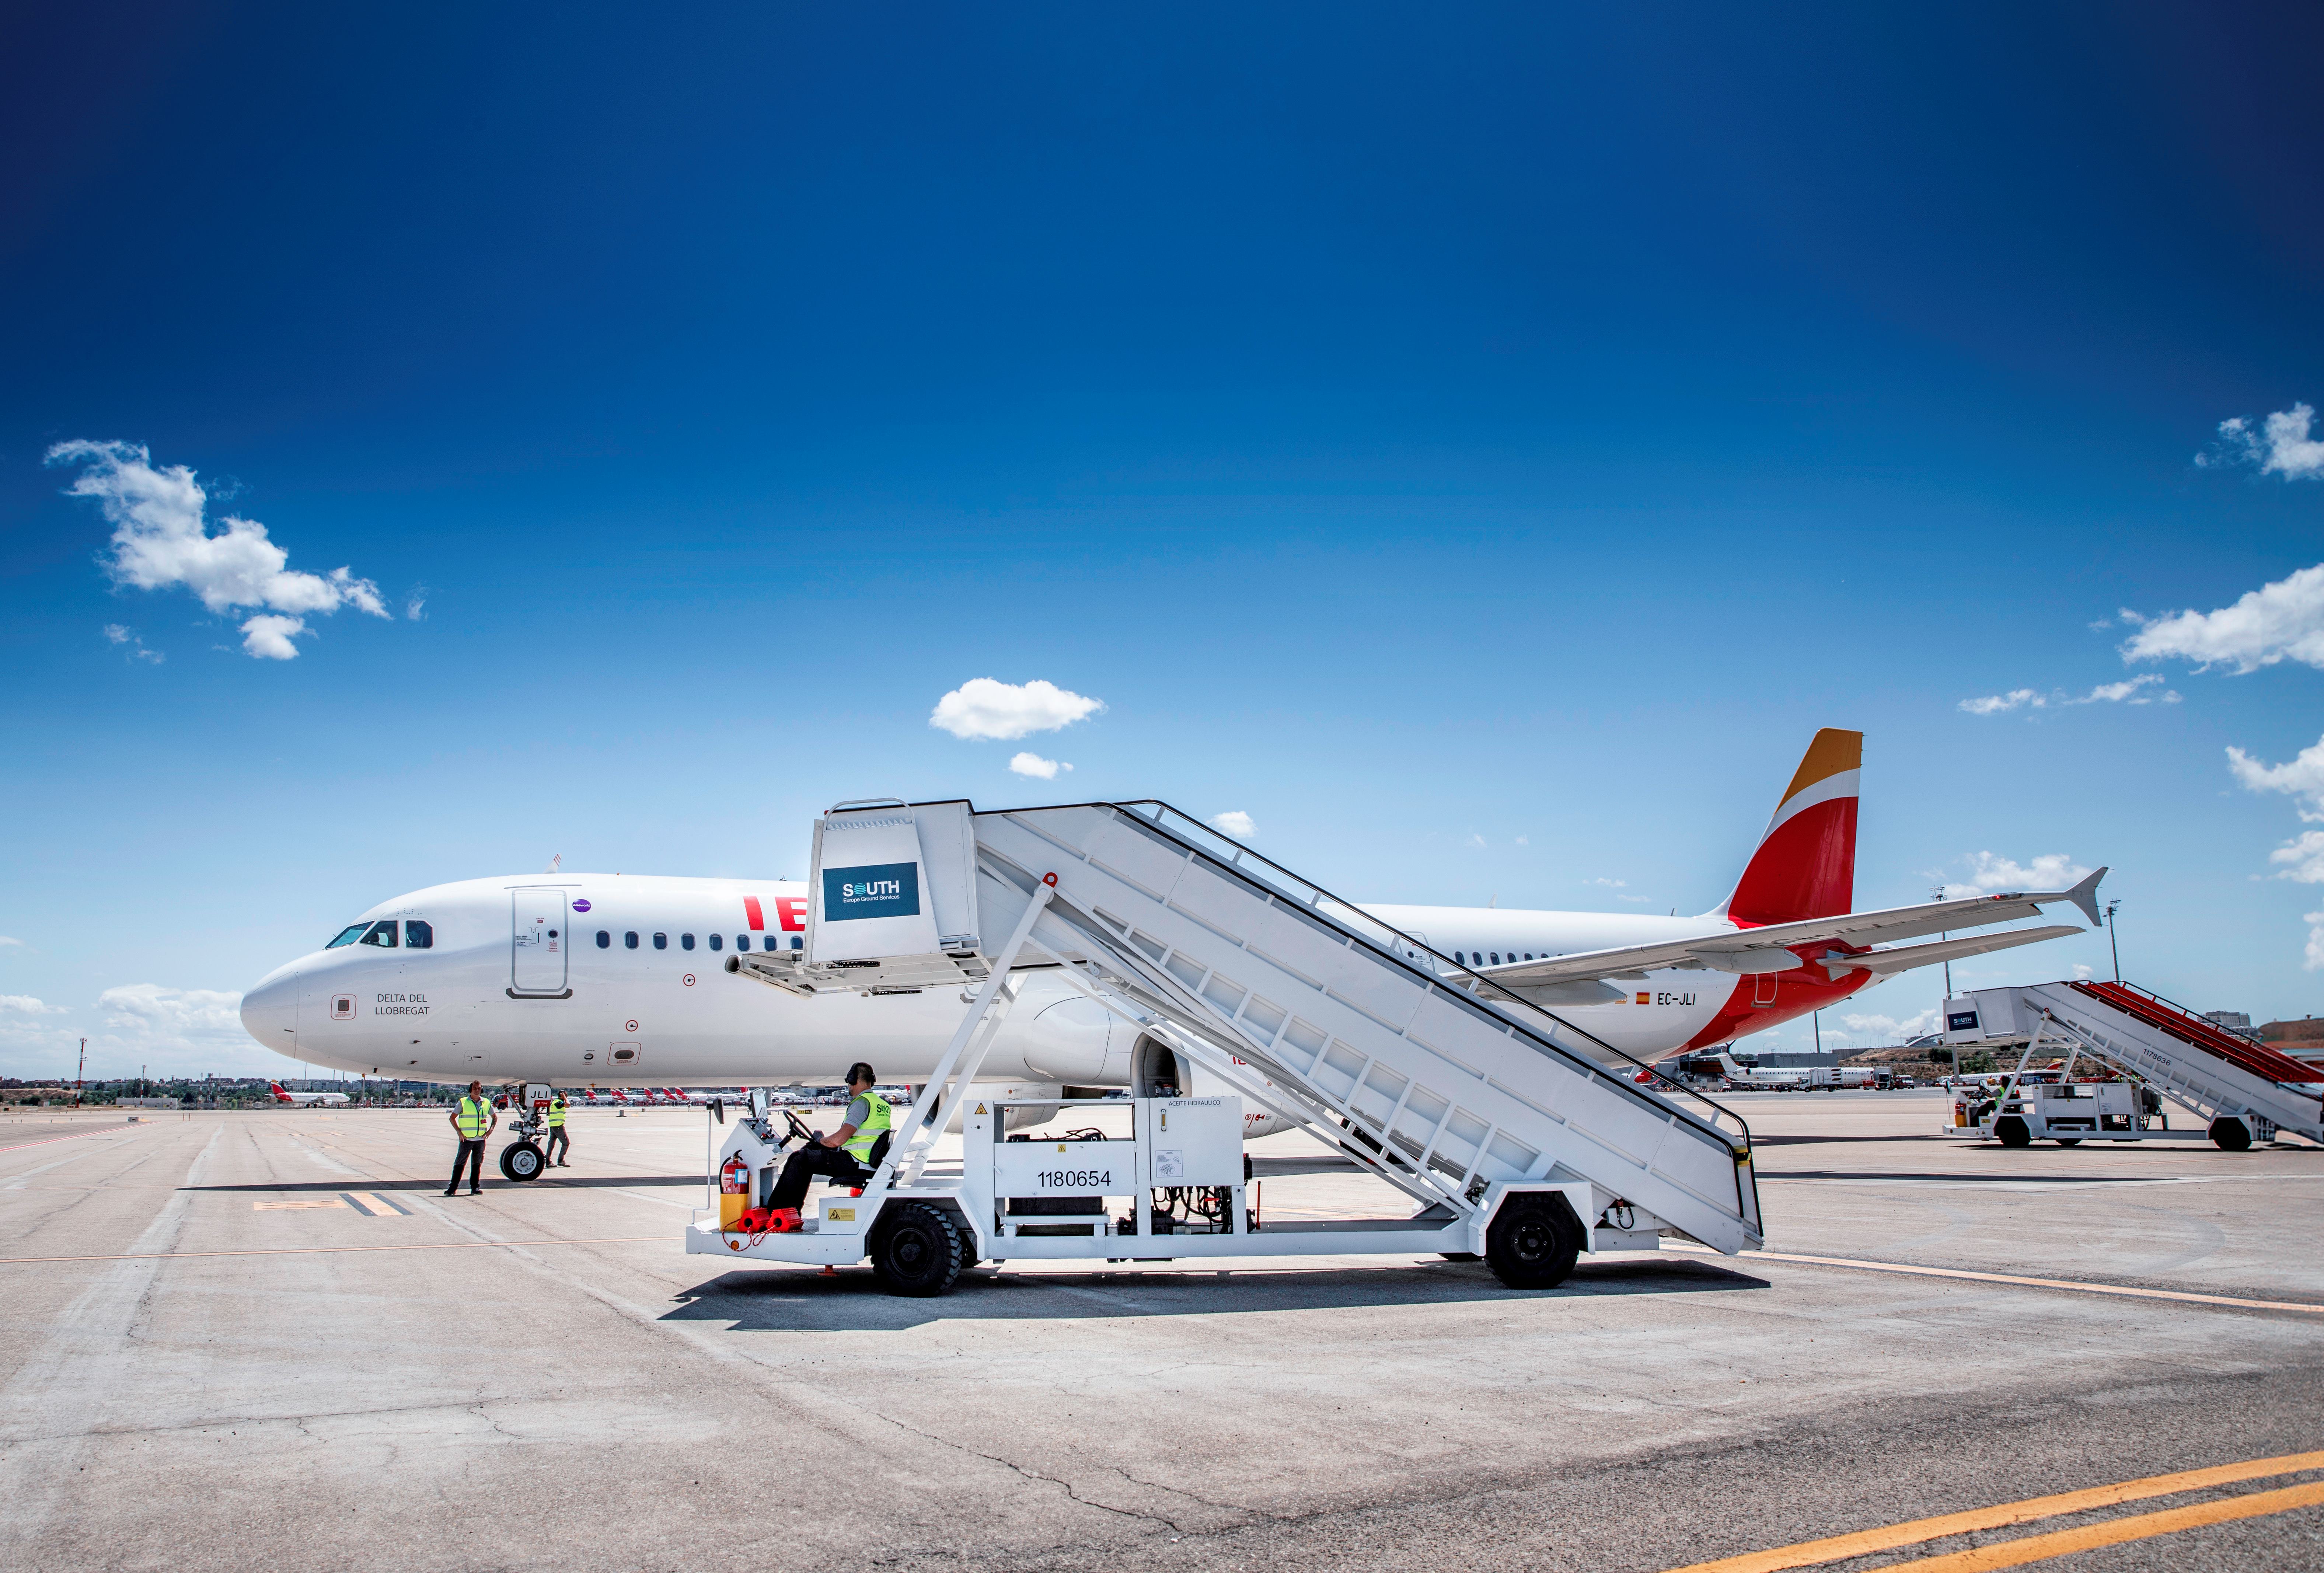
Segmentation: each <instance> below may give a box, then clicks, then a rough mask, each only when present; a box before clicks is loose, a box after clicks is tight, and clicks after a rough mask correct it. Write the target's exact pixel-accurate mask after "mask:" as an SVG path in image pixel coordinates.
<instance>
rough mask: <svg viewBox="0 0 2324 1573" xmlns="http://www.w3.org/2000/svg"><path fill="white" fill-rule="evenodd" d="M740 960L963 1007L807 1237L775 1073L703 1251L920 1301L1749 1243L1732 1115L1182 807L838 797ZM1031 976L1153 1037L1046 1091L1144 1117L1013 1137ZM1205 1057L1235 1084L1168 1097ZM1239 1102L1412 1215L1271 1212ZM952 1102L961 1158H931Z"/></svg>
mask: <svg viewBox="0 0 2324 1573" xmlns="http://www.w3.org/2000/svg"><path fill="white" fill-rule="evenodd" d="M996 936H997V937H998V938H997V939H996V938H995V937H996ZM728 967H729V969H730V970H735V971H741V970H742V969H744V968H745V967H747V968H748V969H749V970H750V971H751V972H752V973H753V974H754V975H755V976H758V977H759V978H760V979H761V980H762V981H765V982H768V983H770V984H773V985H776V986H779V987H781V988H785V989H788V990H791V991H793V992H795V993H798V994H802V995H813V994H816V993H820V992H825V991H829V990H837V989H853V990H857V991H860V992H864V993H882V992H895V991H901V990H927V989H942V990H946V991H955V992H957V994H958V996H959V998H960V1000H961V1002H962V1004H963V1005H964V1014H963V1016H962V1019H961V1022H960V1024H959V1026H958V1027H957V1028H956V1029H955V1030H954V1033H953V1035H952V1038H951V1040H950V1041H949V1042H948V1043H947V1045H946V1047H945V1052H944V1054H943V1056H942V1058H941V1059H940V1060H939V1061H938V1063H937V1066H936V1069H935V1071H934V1072H933V1073H932V1074H931V1076H930V1078H929V1080H928V1081H927V1084H926V1085H925V1087H923V1088H922V1089H921V1091H920V1093H919V1094H918V1096H917V1097H916V1099H915V1100H914V1101H913V1103H912V1105H911V1107H910V1111H909V1113H908V1114H907V1115H904V1116H903V1118H902V1119H901V1120H900V1122H899V1124H898V1125H897V1126H896V1128H895V1129H894V1131H893V1132H892V1133H891V1138H890V1145H889V1147H888V1149H887V1152H885V1154H884V1156H883V1157H882V1158H881V1161H880V1162H879V1163H878V1165H877V1167H876V1169H875V1170H873V1171H872V1173H871V1176H870V1178H869V1180H867V1181H866V1183H865V1184H864V1185H863V1187H862V1189H861V1190H860V1192H853V1191H850V1190H846V1189H831V1190H827V1191H826V1192H825V1194H824V1195H823V1197H822V1198H821V1203H820V1206H819V1207H816V1208H813V1209H811V1215H810V1216H807V1217H805V1218H804V1221H803V1225H802V1226H801V1227H800V1228H798V1229H797V1230H795V1231H789V1232H776V1231H774V1230H773V1229H771V1228H770V1214H769V1210H768V1209H769V1204H770V1197H771V1192H772V1189H773V1187H774V1185H775V1182H776V1180H777V1178H778V1177H779V1175H780V1173H781V1171H782V1167H783V1163H784V1161H785V1159H786V1158H787V1156H788V1152H789V1150H790V1149H791V1146H792V1143H795V1142H798V1141H803V1140H806V1139H807V1138H808V1137H809V1136H810V1135H811V1133H808V1132H807V1131H806V1129H805V1127H804V1126H803V1125H802V1124H799V1123H798V1119H797V1117H796V1115H789V1114H788V1113H786V1112H783V1111H779V1110H776V1109H774V1108H773V1107H772V1106H770V1104H769V1102H768V1099H767V1095H766V1091H765V1089H763V1088H757V1089H753V1090H752V1093H751V1094H750V1103H749V1108H748V1113H747V1115H745V1116H744V1117H742V1118H741V1119H739V1120H737V1121H736V1122H735V1123H734V1124H733V1125H732V1126H731V1127H728V1128H727V1129H726V1130H725V1132H724V1135H723V1137H721V1136H720V1133H719V1127H718V1125H717V1124H713V1125H712V1126H711V1128H710V1129H711V1135H712V1137H713V1140H714V1143H715V1144H714V1146H713V1149H712V1154H711V1161H710V1166H709V1167H710V1176H709V1180H710V1185H711V1188H712V1191H713V1193H714V1200H715V1209H711V1208H705V1210H704V1212H702V1213H701V1214H698V1215H697V1216H696V1218H695V1219H694V1221H693V1222H692V1223H691V1225H690V1226H688V1228H687V1234H686V1245H687V1251H688V1252H689V1253H695V1254H705V1255H716V1256H722V1257H725V1258H727V1259H729V1260H737V1261H739V1260H750V1261H761V1262H770V1263H773V1262H780V1263H805V1264H821V1265H825V1266H842V1265H848V1264H852V1263H859V1262H862V1261H864V1260H866V1259H868V1260H869V1261H870V1262H871V1265H872V1268H873V1271H874V1272H875V1273H876V1274H877V1276H878V1278H879V1280H880V1282H881V1284H882V1285H883V1286H884V1287H885V1288H887V1289H889V1290H890V1291H893V1292H895V1293H899V1294H908V1295H935V1294H942V1293H944V1292H945V1291H946V1290H948V1289H949V1288H951V1286H952V1284H953V1282H954V1280H955V1279H956V1278H957V1277H958V1276H959V1274H960V1272H962V1270H963V1269H964V1268H965V1267H968V1266H972V1265H974V1264H975V1263H979V1262H983V1261H990V1262H994V1263H999V1262H1005V1261H1009V1260H1012V1259H1018V1258H1028V1259H1047V1260H1077V1261H1122V1260H1148V1259H1171V1258H1180V1259H1183V1258H1235V1257H1262V1256H1264V1257H1282V1256H1292V1255H1325V1254H1329V1255H1344V1254H1358V1253H1384V1254H1407V1255H1410V1254H1444V1255H1447V1256H1452V1257H1458V1258H1473V1257H1482V1258H1483V1259H1484V1260H1485V1262H1486V1263H1488V1264H1489V1266H1490V1267H1491V1268H1492V1270H1493V1271H1494V1272H1495V1273H1496V1274H1498V1275H1499V1277H1500V1279H1501V1280H1502V1282H1505V1283H1508V1284H1509V1285H1510V1286H1512V1287H1515V1288H1537V1289H1545V1288H1549V1287H1551V1286H1554V1284H1556V1283H1558V1282H1561V1281H1562V1280H1563V1278H1564V1277H1565V1276H1566V1274H1567V1273H1568V1272H1571V1271H1572V1267H1573V1264H1574V1262H1575V1260H1576V1258H1577V1256H1578V1255H1579V1254H1581V1253H1582V1252H1585V1251H1638V1250H1653V1249H1655V1248H1657V1247H1658V1245H1659V1244H1660V1242H1661V1240H1662V1238H1663V1237H1664V1236H1665V1235H1672V1236H1677V1237H1683V1238H1688V1239H1692V1240H1695V1241H1699V1242H1701V1243H1702V1244H1704V1245H1710V1246H1711V1247H1712V1248H1714V1249H1716V1250H1719V1251H1721V1252H1725V1253H1729V1254H1732V1253H1736V1252H1740V1251H1743V1250H1746V1249H1748V1248H1750V1247H1753V1246H1756V1245H1758V1244H1759V1243H1760V1240H1761V1230H1760V1222H1759V1203H1758V1189H1757V1181H1756V1180H1755V1178H1754V1176H1753V1173H1752V1169H1751V1139H1750V1132H1749V1130H1748V1127H1747V1126H1745V1124H1743V1122H1742V1121H1741V1120H1740V1119H1738V1117H1736V1116H1735V1115H1733V1114H1732V1113H1730V1112H1729V1111H1728V1110H1726V1109H1723V1108H1721V1107H1720V1106H1718V1105H1716V1104H1713V1103H1711V1101H1710V1100H1708V1099H1706V1098H1703V1097H1701V1096H1700V1095H1698V1094H1695V1093H1693V1092H1692V1091H1690V1090H1689V1089H1687V1088H1686V1087H1682V1086H1680V1085H1678V1084H1677V1083H1675V1082H1671V1081H1668V1080H1666V1079H1664V1078H1659V1077H1658V1076H1655V1074H1654V1073H1652V1072H1650V1071H1648V1070H1647V1068H1646V1067H1645V1066H1644V1065H1642V1064H1640V1063H1639V1062H1638V1061H1637V1060H1635V1059H1630V1058H1629V1057H1628V1056H1627V1055H1623V1054H1621V1053H1619V1052H1618V1051H1617V1050H1613V1049H1611V1048H1610V1047H1609V1046H1608V1045H1606V1044H1605V1043H1603V1042H1601V1041H1599V1040H1598V1039H1596V1038H1594V1037H1592V1036H1591V1035H1590V1034H1589V1033H1586V1032H1582V1031H1580V1030H1579V1029H1576V1028H1574V1027H1573V1026H1572V1024H1571V1023H1569V1022H1565V1021H1563V1019H1562V1018H1560V1017H1558V1016H1556V1015H1555V1014H1554V1013H1550V1012H1547V1011H1545V1010H1542V1009H1539V1008H1537V1007H1535V1006H1534V1005H1531V1004H1527V1003H1526V1002H1525V1001H1524V1000H1521V999H1519V998H1517V996H1516V995H1510V994H1507V993H1505V992H1503V991H1500V990H1499V989H1497V988H1496V987H1495V986H1494V985H1492V984H1491V983H1490V981H1489V980H1488V979H1486V978H1483V977H1480V976H1478V975H1477V974H1476V973H1474V972H1471V971H1469V970H1467V969H1465V968H1463V967H1460V966H1458V965H1457V964H1455V963H1453V962H1452V961H1450V960H1449V959H1447V958H1443V957H1439V956H1436V955H1435V954H1434V952H1432V951H1429V950H1428V949H1427V948H1426V947H1425V945H1424V944H1423V943H1422V942H1421V941H1419V940H1418V939H1415V938H1414V937H1413V936H1410V935H1406V934H1403V933H1401V932H1398V931H1397V930H1393V929H1390V928H1388V926H1387V925H1385V924H1382V923H1380V922H1379V921H1377V920H1375V919H1373V918H1371V917H1369V915H1368V914H1366V913H1364V912H1362V911H1360V910H1358V909H1357V908H1355V907H1353V906H1351V905H1349V904H1348V903H1347V902H1342V901H1341V900H1339V899H1338V898H1336V897H1334V896H1333V895H1331V894H1330V893H1328V892H1325V891H1323V890H1322V889H1321V888H1319V887H1317V886H1315V885H1313V884H1309V883H1307V882H1306V881H1305V880H1302V879H1300V878H1299V877H1298V876H1296V874H1291V873H1290V872H1289V871H1287V870H1286V869H1283V868H1281V867H1280V866H1279V865H1275V864H1272V863H1269V862H1268V861H1267V860H1266V859H1265V858H1262V857H1260V856H1258V855H1257V854H1256V853H1253V852H1252V851H1251V850H1250V848H1248V847H1242V846H1240V844H1238V843H1236V842H1234V841H1231V840H1230V839H1229V838H1227V837H1224V836H1222V835H1220V834H1219V833H1217V832H1216V831H1215V830H1213V829H1212V828H1209V827H1208V826H1205V825H1203V823H1202V822H1201V821H1199V820H1196V819H1192V818H1190V817H1188V816H1186V815H1184V814H1181V813H1179V812H1177V811H1176V810H1173V809H1170V808H1169V807H1168V806H1167V805H1166V804H1162V803H1157V802H1143V803H1089V804H1079V805H1073V806H1068V807H1063V808H1046V809H1028V810H1006V811H988V812H981V813H980V812H978V811H976V810H974V809H973V807H972V806H971V805H970V804H968V803H966V802H964V801H950V802H936V803H918V804H907V803H904V802H902V801H899V800H889V799H883V800H873V801H871V802H865V803H846V804H841V805H839V806H838V807H835V808H834V809H833V810H830V811H829V812H828V813H826V814H825V815H824V816H823V817H822V818H821V819H818V820H817V821H816V827H815V851H814V863H813V874H812V878H811V882H810V895H809V911H808V917H807V942H806V945H805V947H804V948H802V949H801V950H798V951H795V952H788V953H786V952H771V953H769V954H767V955H764V956H761V955H757V954H752V955H751V956H749V957H748V958H742V957H736V958H733V959H732V960H730V961H729V963H728ZM1031 968H1043V969H1048V970H1051V971H1052V972H1054V973H1055V974H1056V976H1062V977H1064V978H1065V980H1067V981H1068V982H1069V983H1070V984H1071V985H1073V986H1074V987H1075V988H1077V989H1078V990H1080V991H1081V992H1082V993H1083V994H1084V995H1086V996H1087V997H1088V998H1090V999H1092V1000H1093V1001H1095V1002H1097V1003H1098V1004H1100V1005H1102V1007H1104V1008H1105V1009H1107V1010H1108V1011H1111V1012H1112V1013H1115V1014H1116V1015H1117V1016H1119V1017H1120V1018H1121V1019H1122V1020H1124V1021H1125V1022H1129V1023H1130V1024H1131V1025H1133V1026H1134V1027H1135V1028H1136V1029H1137V1030H1138V1032H1139V1038H1138V1047H1137V1050H1135V1052H1134V1055H1133V1061H1134V1063H1133V1075H1134V1077H1135V1078H1136V1081H1137V1085H1136V1086H1135V1087H1133V1088H1132V1096H1130V1097H1129V1098H1127V1099H1122V1098H1111V1099H1103V1100H1092V1099H1065V1100H1058V1099H1056V1098H1052V1097H1044V1098H1042V1099H1041V1100H1040V1106H1041V1109H1042V1110H1047V1109H1052V1108H1054V1109H1056V1110H1057V1111H1058V1113H1059V1114H1060V1115H1063V1116H1064V1117H1065V1119H1066V1120H1067V1121H1069V1122H1070V1121H1071V1120H1073V1119H1075V1118H1079V1117H1083V1115H1084V1111H1085V1110H1086V1111H1088V1112H1089V1113H1092V1114H1093V1113H1094V1112H1095V1111H1096V1110H1099V1109H1103V1110H1108V1111H1121V1110H1124V1109H1125V1108H1126V1110H1127V1112H1128V1115H1129V1119H1128V1124H1129V1131H1128V1133H1127V1134H1117V1133H1110V1132H1109V1131H1107V1130H1104V1129H1101V1128H1084V1129H1078V1130H1073V1131H1070V1132H1069V1133H1067V1134H1066V1135H1065V1137H1064V1138H1063V1139H1058V1138H1054V1137H1053V1138H1049V1139H1025V1138H1023V1137H1019V1138H1013V1139H1012V1138H1011V1137H1010V1136H1009V1134H1008V1126H1009V1124H1010V1120H1009V1117H1008V1116H1009V1111H1010V1105H1008V1104H1006V1103H1003V1102H1001V1101H998V1100H995V1099H993V1098H991V1097H989V1096H981V1095H980V1094H979V1093H978V1092H977V1090H976V1087H975V1086H974V1083H975V1079H976V1076H977V1072H978V1069H980V1067H981V1065H982V1060H983V1058H984V1054H985V1051H986V1050H987V1048H988V1046H989V1045H990V1044H991V1041H992V1039H993V1037H994V1035H995V1033H996V1032H997V1031H998V1029H999V1027H1000V1024H1001V1022H1002V1020H1003V1019H1004V1018H1005V1017H1006V1015H1007V1013H1008V1011H1009V1009H1010V1005H1011V1004H1012V1003H1013V1001H1014V990H1013V987H1012V981H1013V979H1014V978H1015V977H1016V976H1017V975H1018V974H1019V972H1021V971H1023V970H1026V969H1031ZM1189 1065H1191V1066H1198V1067H1200V1068H1202V1069H1203V1070H1205V1071H1206V1072H1208V1073H1209V1075H1210V1077H1211V1078H1215V1079H1216V1081H1217V1082H1219V1083H1221V1084H1223V1085H1224V1086H1225V1087H1228V1088H1230V1089H1231V1096H1215V1097H1189V1096H1175V1095H1176V1093H1177V1092H1178V1090H1179V1089H1182V1088H1184V1087H1186V1086H1188V1085H1189V1083H1190V1081H1191V1078H1190V1077H1188V1076H1187V1075H1185V1073H1184V1070H1183V1069H1182V1068H1184V1067H1186V1066H1189ZM1642 1073H1643V1075H1642ZM1245 1100H1248V1101H1249V1102H1250V1103H1252V1104H1254V1105H1257V1106H1259V1107H1261V1108H1264V1109H1266V1110H1268V1111H1269V1112H1271V1113H1273V1114H1275V1115H1278V1116H1280V1117H1282V1118H1284V1119H1286V1120H1288V1121H1291V1122H1293V1123H1296V1124H1300V1125H1302V1126H1304V1127H1305V1129H1307V1130H1308V1131H1309V1132H1311V1133H1313V1134H1314V1135H1315V1136H1316V1137H1318V1138H1319V1139H1321V1140H1322V1141H1323V1142H1324V1143H1326V1144H1327V1145H1329V1146H1330V1147H1332V1148H1333V1150H1335V1151H1336V1152H1340V1153H1342V1155H1344V1156H1345V1157H1346V1158H1347V1159H1348V1160H1349V1161H1351V1162H1352V1163H1354V1164H1355V1165H1356V1166H1357V1167H1358V1168H1359V1169H1360V1170H1365V1171H1368V1172H1369V1173H1370V1174H1372V1175H1374V1176H1376V1177H1377V1178H1379V1180H1383V1181H1385V1182H1386V1183H1387V1184H1388V1185H1389V1186H1390V1187H1392V1188H1393V1189H1396V1190H1397V1191H1398V1192H1401V1193H1402V1194H1403V1195H1404V1196H1405V1197H1406V1198H1407V1200H1408V1203H1409V1205H1410V1210H1409V1211H1408V1212H1406V1213H1405V1214H1403V1215H1402V1216H1397V1217H1379V1218H1353V1219H1331V1220H1315V1221H1308V1220H1301V1221H1291V1222H1276V1223H1269V1224H1267V1225H1266V1226H1264V1227H1263V1228H1262V1227H1261V1226H1260V1220H1259V1219H1258V1218H1256V1217H1254V1213H1253V1209H1252V1208H1250V1205H1249V1202H1248V1198H1247V1197H1246V1180H1247V1166H1246V1163H1245V1161H1244V1156H1243V1152H1242V1140H1241V1132H1242V1124H1243V1104H1244V1102H1245ZM1029 1112H1031V1113H1032V1114H1034V1115H1036V1117H1038V1115H1039V1111H1029ZM722 1115H723V1111H713V1113H712V1115H711V1118H712V1119H713V1120H714V1121H716V1120H719V1119H720V1118H721V1117H722ZM955 1120H956V1121H957V1124H958V1128H959V1129H960V1131H961V1133H962V1142H963V1149H962V1159H961V1162H960V1166H959V1168H958V1169H957V1170H951V1169H950V1168H949V1166H945V1168H943V1169H938V1168H936V1167H934V1166H932V1165H931V1164H930V1162H929V1159H930V1157H931V1154H932V1152H933V1150H934V1147H935V1144H936V1138H937V1135H938V1133H939V1132H940V1131H942V1130H943V1129H945V1127H947V1126H950V1125H952V1124H954V1123H955ZM1108 1124H1113V1125H1119V1124H1120V1120H1119V1119H1118V1118H1116V1119H1111V1120H1110V1121H1108ZM807 1210H808V1209H803V1212H804V1211H807Z"/></svg>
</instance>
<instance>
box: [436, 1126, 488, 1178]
mask: <svg viewBox="0 0 2324 1573" xmlns="http://www.w3.org/2000/svg"><path fill="white" fill-rule="evenodd" d="M463 1163H465V1164H466V1165H467V1166H468V1189H470V1190H475V1189H478V1188H479V1185H480V1182H481V1179H482V1176H483V1174H484V1138H483V1137H482V1136H478V1137H477V1138H475V1140H474V1141H470V1140H469V1139H468V1138H467V1137H466V1136H463V1137H461V1138H460V1150H459V1151H458V1152H456V1153H454V1154H453V1155H452V1178H451V1180H450V1181H449V1182H448V1183H447V1184H446V1186H445V1188H444V1189H447V1190H457V1189H460V1165H462V1164H463Z"/></svg>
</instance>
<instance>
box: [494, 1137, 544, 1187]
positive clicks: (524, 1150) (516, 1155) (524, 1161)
mask: <svg viewBox="0 0 2324 1573" xmlns="http://www.w3.org/2000/svg"><path fill="white" fill-rule="evenodd" d="M546 1166H547V1165H546V1164H545V1162H544V1161H543V1160H542V1158H541V1156H540V1149H539V1148H538V1147H536V1146H534V1145H533V1144H532V1143H530V1142H512V1143H509V1144H508V1145H507V1146H505V1147H503V1148H502V1149H501V1175H502V1178H503V1179H506V1180H515V1181H516V1182H517V1183H518V1184H519V1185H521V1184H523V1183H524V1182H525V1181H526V1180H539V1178H540V1171H541V1170H542V1169H543V1168H545V1167H546Z"/></svg>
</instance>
